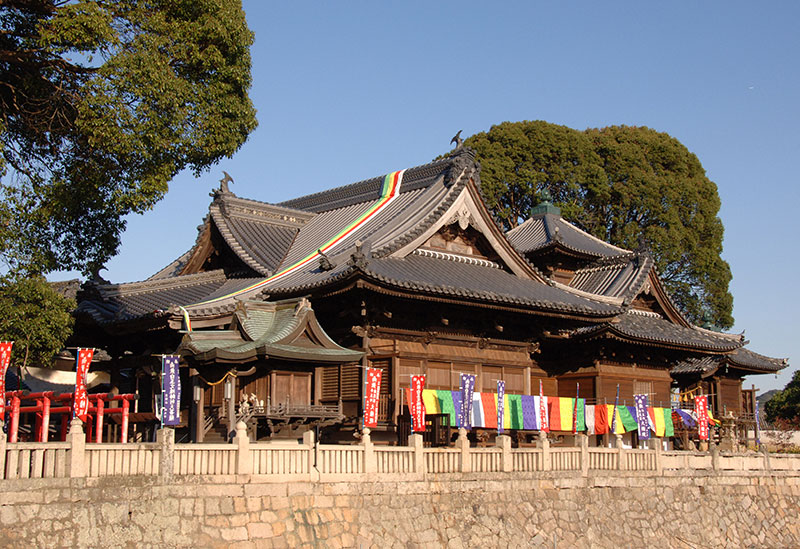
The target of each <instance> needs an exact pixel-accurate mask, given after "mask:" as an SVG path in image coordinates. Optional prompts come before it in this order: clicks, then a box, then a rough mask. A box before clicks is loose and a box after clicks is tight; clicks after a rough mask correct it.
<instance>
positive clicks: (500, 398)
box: [497, 379, 506, 433]
mask: <svg viewBox="0 0 800 549" xmlns="http://www.w3.org/2000/svg"><path fill="white" fill-rule="evenodd" d="M505 395H506V382H505V381H501V380H499V379H498V380H497V432H498V433H502V432H503V419H505V417H504V416H505V403H504V400H505V399H504V397H505Z"/></svg>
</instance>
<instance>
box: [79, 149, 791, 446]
mask: <svg viewBox="0 0 800 549" xmlns="http://www.w3.org/2000/svg"><path fill="white" fill-rule="evenodd" d="M479 185H480V180H479V167H478V165H477V164H476V162H475V159H474V153H473V152H472V151H471V150H469V149H467V148H462V147H460V146H459V147H458V148H457V149H456V150H455V151H454V152H453V153H452V154H451V155H450V156H448V157H446V158H442V159H440V160H436V161H434V162H431V163H429V164H426V165H424V166H419V167H415V168H410V169H407V170H404V171H400V172H393V173H391V174H389V175H385V176H384V175H382V176H380V177H376V178H374V179H369V180H366V181H361V182H358V183H353V184H351V185H346V186H343V187H336V188H333V189H330V190H326V191H323V192H319V193H316V194H312V195H308V196H303V197H300V198H296V199H293V200H289V201H286V202H281V203H277V204H271V203H267V202H260V201H257V200H252V199H246V198H240V197H238V196H236V195H235V194H234V193H233V192H232V191H231V190H230V189H229V188H228V186H227V182H226V181H223V182H222V183H221V185H220V187H219V188H218V189H215V190H214V192H213V194H212V196H213V200H212V201H211V204H210V205H209V210H208V215H207V216H206V217H205V219H204V220H203V222H202V225H201V226H200V227H199V229H198V235H197V240H196V241H195V242H194V244H193V245H192V246H191V248H190V249H189V250H188V251H187V252H186V253H184V254H183V255H182V256H180V257H179V258H177V259H176V260H175V261H173V262H172V263H170V264H169V265H167V266H166V267H164V268H163V269H162V270H160V271H159V272H157V273H155V274H153V275H152V276H151V277H150V278H148V279H147V280H145V281H142V282H133V283H123V284H110V283H107V282H105V281H102V280H99V279H95V280H92V281H89V282H87V283H85V284H84V285H83V287H82V289H81V291H80V293H79V295H78V302H79V304H78V308H77V311H76V315H77V323H76V335H75V337H74V341H72V342H71V344H73V345H77V346H90V347H95V348H99V349H103V350H104V351H105V352H107V353H108V356H109V357H111V358H110V360H107V361H105V362H103V363H102V368H103V369H104V370H106V371H107V372H108V373H109V374H110V379H111V383H112V385H116V386H117V389H118V390H119V392H121V393H136V394H138V395H139V399H138V401H137V402H138V410H137V412H138V413H139V417H144V416H145V415H146V413H147V412H152V411H153V409H154V408H153V403H154V402H155V400H156V399H155V396H156V395H157V394H158V393H159V391H160V386H159V375H158V374H159V368H160V362H159V359H158V358H156V357H157V356H158V355H160V354H162V353H163V354H179V355H180V357H181V363H180V377H181V382H182V387H183V391H182V402H181V410H182V412H181V425H180V426H179V427H178V440H192V441H205V442H210V441H224V440H225V439H226V438H227V436H228V435H229V434H230V432H231V431H232V430H233V425H234V424H235V422H238V421H240V420H242V421H244V422H245V423H246V424H247V425H248V428H249V430H250V433H251V436H254V437H257V438H259V439H263V438H268V437H296V436H298V435H299V433H301V432H303V431H305V430H309V429H315V430H317V431H318V433H319V434H320V436H321V438H322V440H323V441H325V440H327V441H337V440H338V441H342V442H344V441H349V442H355V441H356V438H355V437H354V435H357V433H358V431H359V429H360V421H361V414H362V407H363V403H362V401H363V398H364V368H365V367H374V368H381V369H382V370H383V375H382V382H381V393H380V401H379V424H378V425H379V426H378V428H377V429H373V430H372V440H373V441H375V442H378V441H385V442H386V443H390V444H391V443H396V442H398V441H400V443H403V441H404V438H403V437H404V436H406V435H407V434H408V428H409V425H408V423H409V415H408V406H407V402H406V400H405V397H404V395H405V391H404V389H405V388H406V387H409V383H410V377H411V375H413V374H425V375H426V386H425V388H426V389H429V390H438V391H447V390H450V391H457V390H458V389H459V379H460V374H461V373H473V374H476V376H477V377H476V386H475V391H477V392H486V393H494V392H496V390H497V380H504V381H505V392H506V394H507V395H538V394H539V391H540V384H541V387H542V391H543V393H544V394H545V395H547V396H549V397H575V394H576V387H577V384H578V383H579V384H580V397H581V398H585V399H586V403H587V404H588V403H592V404H613V403H614V400H615V397H616V393H617V387H619V403H620V404H627V405H630V404H633V395H634V394H642V393H644V394H647V395H648V396H649V401H650V404H651V406H661V407H665V408H667V409H669V408H670V406H671V405H672V406H673V407H674V406H679V405H680V404H682V401H683V400H684V399H683V398H682V396H685V395H691V394H696V393H698V392H702V393H703V394H705V395H708V397H709V407H710V409H711V410H712V412H713V414H714V416H715V417H717V418H720V417H722V416H734V417H736V418H738V420H739V421H740V422H746V421H752V413H753V410H754V408H753V406H754V394H753V391H749V390H747V389H745V388H743V387H742V378H743V377H744V376H747V375H752V374H768V373H775V372H777V371H778V370H780V369H782V368H784V367H785V366H786V365H787V363H786V361H785V360H779V359H773V358H768V357H766V356H762V355H759V354H756V353H754V352H752V351H749V350H748V349H747V348H745V344H746V342H745V341H744V340H743V336H742V335H735V334H726V333H720V332H717V331H713V330H710V329H705V328H702V327H699V326H695V325H693V324H692V323H690V322H689V321H688V320H687V319H686V318H685V317H684V316H683V314H682V313H681V311H679V310H678V309H677V308H676V306H675V305H674V304H673V302H672V301H671V300H670V297H669V295H668V294H667V293H666V292H665V290H664V287H663V286H662V283H661V281H660V280H659V276H658V273H657V272H656V270H655V269H654V267H653V260H652V259H651V257H650V256H649V255H648V253H647V252H645V251H630V250H624V249H621V248H618V247H615V246H612V245H610V244H608V243H606V242H603V241H601V240H599V239H597V238H595V237H593V236H591V235H589V234H587V233H586V232H584V231H582V230H580V229H579V228H578V227H576V226H575V225H572V224H570V223H569V222H567V221H566V220H564V219H563V218H562V217H561V215H560V211H559V209H558V208H557V207H555V206H553V205H552V204H551V203H549V202H548V201H546V202H545V203H543V204H541V205H539V206H537V207H536V208H534V209H533V210H532V212H531V216H530V219H528V220H526V221H525V222H524V223H522V224H521V225H519V226H518V227H516V228H515V229H513V230H511V231H508V232H503V231H502V230H501V229H500V228H498V225H497V224H496V223H495V221H494V220H493V218H492V216H491V215H490V213H489V211H488V210H487V208H486V205H485V204H484V202H483V200H482V198H481V193H480V191H479ZM435 412H437V410H428V418H429V421H428V432H427V433H426V437H427V438H426V440H428V441H429V442H432V443H445V444H446V443H447V441H448V437H450V436H451V435H452V432H451V431H450V428H451V427H452V425H450V424H451V423H452V421H450V420H449V416H448V415H447V414H446V413H444V412H443V411H441V410H439V411H438V412H441V413H435ZM520 427H521V425H517V429H513V430H514V431H518V432H516V433H513V434H515V435H517V436H516V438H515V440H516V441H517V442H523V441H525V440H528V439H527V438H526V437H529V436H531V435H534V434H535V432H530V431H526V430H525V429H523V428H520ZM495 432H496V431H495V430H494V429H491V428H488V427H486V428H483V429H477V430H476V431H474V432H473V434H472V435H471V437H475V436H477V439H476V442H481V440H484V441H485V440H487V439H489V438H492V437H494V435H495ZM442 433H444V434H442ZM563 434H564V435H565V436H566V435H567V433H563ZM554 435H555V436H558V433H554ZM626 436H628V437H630V436H631V434H630V433H628V434H626ZM629 440H630V439H629ZM592 444H603V440H602V437H596V438H595V439H593V440H592Z"/></svg>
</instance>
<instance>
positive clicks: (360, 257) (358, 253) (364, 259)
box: [350, 240, 370, 269]
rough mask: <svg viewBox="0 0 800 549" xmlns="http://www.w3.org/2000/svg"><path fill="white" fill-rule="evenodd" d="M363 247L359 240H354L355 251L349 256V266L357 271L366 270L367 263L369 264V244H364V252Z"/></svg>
mask: <svg viewBox="0 0 800 549" xmlns="http://www.w3.org/2000/svg"><path fill="white" fill-rule="evenodd" d="M364 247H365V244H364V243H363V242H362V241H361V240H356V249H355V251H354V252H353V253H352V254H350V264H351V265H352V266H354V267H358V268H359V269H366V267H367V263H369V261H368V258H369V252H370V245H369V243H367V244H366V250H365V249H364Z"/></svg>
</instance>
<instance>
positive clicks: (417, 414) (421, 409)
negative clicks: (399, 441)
mask: <svg viewBox="0 0 800 549" xmlns="http://www.w3.org/2000/svg"><path fill="white" fill-rule="evenodd" d="M423 389H425V376H424V375H421V376H411V426H412V429H413V430H414V432H419V431H424V430H425V405H424V404H423V403H422V390H423Z"/></svg>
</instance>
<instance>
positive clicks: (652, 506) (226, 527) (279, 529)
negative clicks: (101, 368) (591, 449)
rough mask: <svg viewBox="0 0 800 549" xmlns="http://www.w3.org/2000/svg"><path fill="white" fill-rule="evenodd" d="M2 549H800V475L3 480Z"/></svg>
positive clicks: (703, 473) (550, 474) (0, 484)
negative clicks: (150, 548) (651, 548)
mask: <svg viewBox="0 0 800 549" xmlns="http://www.w3.org/2000/svg"><path fill="white" fill-rule="evenodd" d="M0 498H1V500H0V545H2V546H4V547H134V546H135V547H140V546H148V545H149V546H157V547H220V548H223V547H224V548H230V549H237V548H251V547H379V548H385V547H404V548H405V547H570V548H571V547H609V548H612V547H613V548H615V549H616V548H620V547H646V546H657V547H675V548H679V547H680V548H688V547H759V548H761V547H800V516H799V513H800V511H798V510H799V509H800V473H797V472H786V473H781V472H773V473H771V474H770V473H745V474H742V473H736V474H725V473H714V472H708V471H697V472H694V473H686V472H681V473H676V474H675V475H666V476H660V477H659V476H654V475H651V474H646V473H637V472H625V471H620V472H607V473H603V474H602V475H599V474H598V475H593V474H590V475H588V476H585V477H583V476H580V475H576V474H575V473H556V472H545V473H487V474H480V473H456V474H447V475H428V476H427V477H425V478H424V479H419V480H415V477H414V476H413V475H411V476H408V477H406V478H403V477H400V476H397V475H395V476H382V477H380V478H378V477H376V476H374V475H359V476H355V477H352V478H350V479H348V480H347V481H342V482H293V483H274V482H272V483H270V482H265V481H262V480H259V479H258V478H257V477H252V478H251V477H246V476H244V477H236V476H219V477H174V478H173V479H172V480H169V481H167V480H165V479H162V478H158V477H145V476H140V477H136V476H128V477H104V478H81V479H26V480H5V481H1V482H0Z"/></svg>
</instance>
